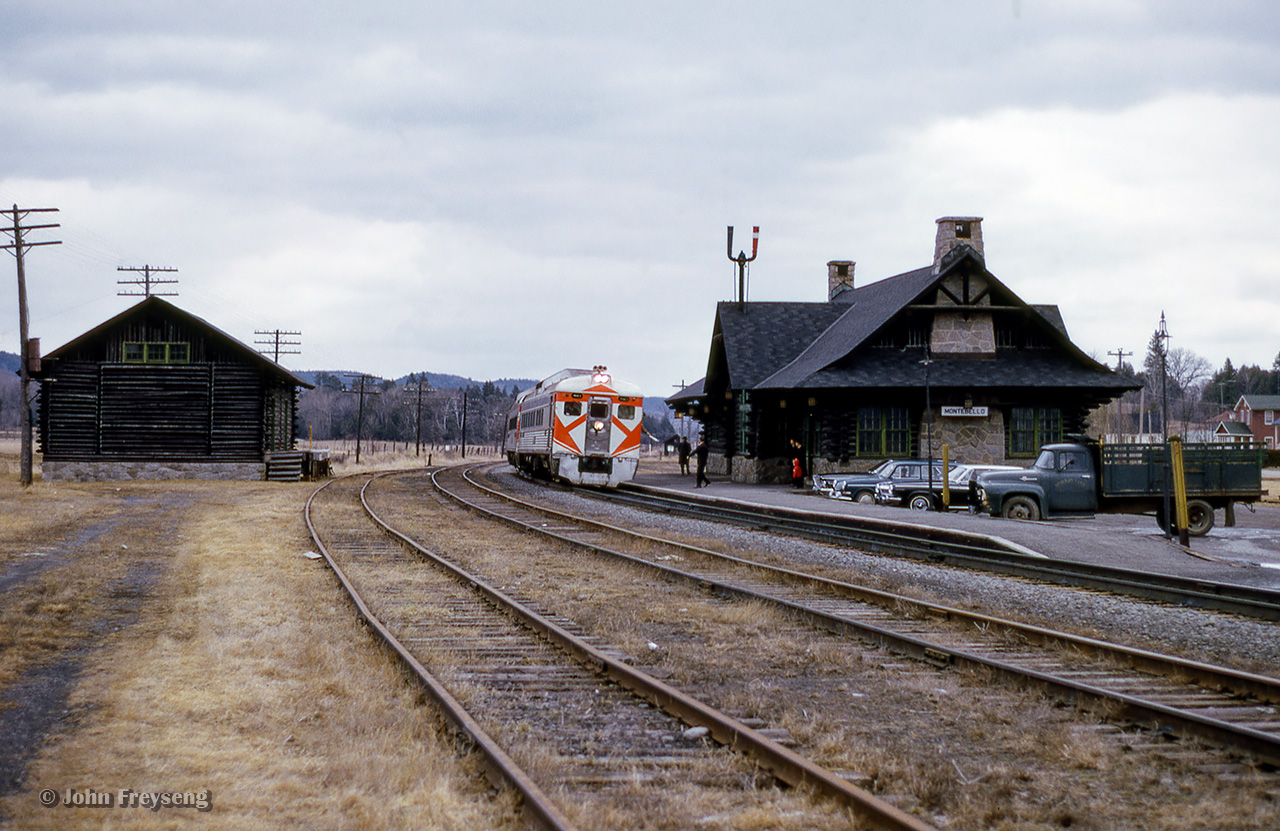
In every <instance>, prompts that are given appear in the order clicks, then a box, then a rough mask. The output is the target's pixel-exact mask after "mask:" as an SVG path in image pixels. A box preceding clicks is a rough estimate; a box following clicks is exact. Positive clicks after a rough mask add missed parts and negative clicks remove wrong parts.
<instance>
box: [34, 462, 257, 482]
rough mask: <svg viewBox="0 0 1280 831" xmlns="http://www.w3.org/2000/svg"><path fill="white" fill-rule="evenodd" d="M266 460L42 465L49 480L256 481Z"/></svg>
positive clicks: (45, 477) (41, 473) (41, 474)
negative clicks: (263, 461)
mask: <svg viewBox="0 0 1280 831" xmlns="http://www.w3.org/2000/svg"><path fill="white" fill-rule="evenodd" d="M266 474H267V466H266V465H265V464H264V463H262V462H53V461H47V460H46V461H44V462H43V463H41V465H40V478H41V479H43V480H44V481H46V482H122V481H129V480H131V479H198V480H204V481H232V480H239V481H253V480H261V479H265V478H266Z"/></svg>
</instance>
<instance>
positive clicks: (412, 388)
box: [404, 375, 435, 456]
mask: <svg viewBox="0 0 1280 831" xmlns="http://www.w3.org/2000/svg"><path fill="white" fill-rule="evenodd" d="M409 378H410V380H411V381H412V383H409V384H406V385H405V388H404V391H405V392H407V393H409V394H410V395H414V396H416V397H417V402H416V403H415V402H414V401H406V402H405V404H407V405H409V406H410V407H415V408H416V409H417V416H416V418H415V420H414V424H415V428H414V447H415V448H416V449H415V450H414V453H413V455H415V456H421V455H422V397H423V396H424V395H426V394H427V393H431V392H435V390H434V389H433V388H432V386H431V384H430V383H428V382H427V380H426V378H425V377H423V378H414V376H412V375H410V376H409Z"/></svg>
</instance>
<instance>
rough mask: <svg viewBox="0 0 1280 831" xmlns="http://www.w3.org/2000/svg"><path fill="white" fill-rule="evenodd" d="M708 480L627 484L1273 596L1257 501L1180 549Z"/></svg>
mask: <svg viewBox="0 0 1280 831" xmlns="http://www.w3.org/2000/svg"><path fill="white" fill-rule="evenodd" d="M692 468H693V466H692V464H691V465H690V469H691V470H692ZM709 478H710V480H711V484H710V485H709V486H706V487H702V488H696V489H695V488H694V475H693V473H689V474H688V475H683V474H681V473H680V472H679V466H678V465H677V464H676V463H675V461H674V459H671V460H658V461H657V462H656V463H650V462H649V461H648V460H642V461H641V464H640V470H639V472H638V473H637V474H636V477H635V480H634V482H635V484H637V485H641V486H644V487H647V488H654V489H659V490H667V491H677V492H680V493H686V494H688V495H690V496H694V497H696V498H703V499H717V500H719V499H724V500H731V501H735V502H743V503H749V504H763V505H770V506H774V507H779V508H786V509H790V510H796V511H806V512H810V513H815V514H827V515H832V514H840V515H844V516H863V517H868V518H873V519H877V520H886V521H890V522H898V523H910V524H917V525H929V526H935V527H941V528H952V529H959V530H963V531H967V532H970V533H974V534H983V535H986V536H990V537H996V538H1000V539H1004V540H1007V541H1009V542H1012V543H1015V544H1016V545H1019V546H1022V547H1024V548H1027V549H1030V550H1032V551H1035V552H1037V553H1040V554H1043V555H1044V556H1046V557H1049V558H1054V559H1061V560H1070V561H1075V562H1083V563H1096V564H1104V565H1110V566H1116V567H1119V568H1130V569H1142V570H1146V571H1153V572H1158V573H1163V574H1175V575H1179V576H1182V577H1193V578H1197V579H1202V580H1213V581H1218V582H1226V583H1239V584H1241V585H1249V586H1262V587H1267V588H1274V589H1277V590H1280V506H1277V505H1274V504H1266V503H1261V504H1259V505H1257V506H1255V510H1253V511H1251V510H1249V508H1248V507H1246V506H1237V507H1236V511H1235V514H1236V526H1235V527H1234V528H1226V527H1223V525H1222V523H1223V521H1224V518H1223V512H1222V511H1218V513H1217V516H1216V518H1215V525H1214V528H1213V529H1212V530H1211V531H1209V533H1208V534H1206V535H1205V536H1203V537H1192V538H1191V545H1190V548H1189V549H1187V548H1183V547H1182V546H1181V545H1179V544H1178V541H1177V539H1176V538H1174V539H1172V540H1169V539H1166V538H1165V536H1164V532H1163V531H1161V530H1160V528H1159V526H1157V525H1156V521H1155V517H1152V516H1144V515H1130V514H1104V515H1099V516H1095V517H1090V518H1072V519H1054V520H1041V521H1037V522H1025V521H1019V520H1010V519H1003V518H1000V517H992V516H987V515H982V514H970V513H967V512H962V511H951V512H947V513H941V512H933V511H912V510H909V509H906V508H898V507H891V506H887V505H862V504H858V503H854V502H845V501H843V500H838V499H830V498H828V497H825V496H822V495H821V494H818V493H816V492H814V491H813V490H811V489H809V488H808V487H806V488H804V489H797V488H795V487H793V486H791V485H789V484H788V485H755V484H744V483H740V482H732V481H729V480H728V479H726V478H725V477H723V476H715V475H711V476H709Z"/></svg>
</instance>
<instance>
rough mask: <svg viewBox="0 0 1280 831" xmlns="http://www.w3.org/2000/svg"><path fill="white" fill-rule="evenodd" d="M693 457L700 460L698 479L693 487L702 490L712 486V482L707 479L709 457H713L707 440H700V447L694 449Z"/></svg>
mask: <svg viewBox="0 0 1280 831" xmlns="http://www.w3.org/2000/svg"><path fill="white" fill-rule="evenodd" d="M693 455H694V456H695V457H697V459H698V479H697V481H695V482H694V483H693V486H694V487H695V488H700V487H702V486H703V485H710V484H711V480H710V479H708V478H707V456H709V455H711V448H710V447H708V446H707V440H706V439H705V438H699V439H698V446H697V447H696V448H694V450H693Z"/></svg>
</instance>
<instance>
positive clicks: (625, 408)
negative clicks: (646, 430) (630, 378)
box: [618, 404, 636, 419]
mask: <svg viewBox="0 0 1280 831" xmlns="http://www.w3.org/2000/svg"><path fill="white" fill-rule="evenodd" d="M635 417H636V408H635V405H634V404H619V405H618V418H621V419H630V418H635Z"/></svg>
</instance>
